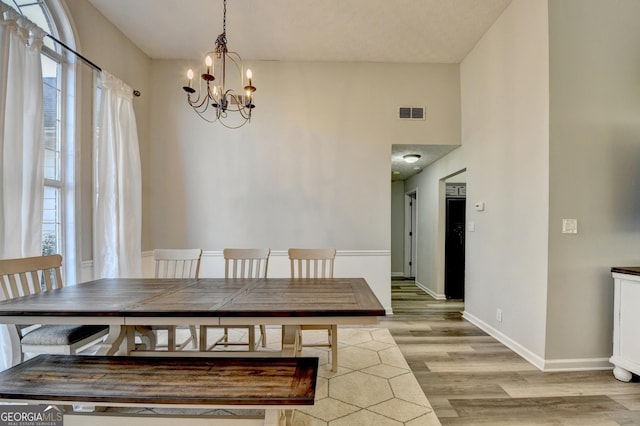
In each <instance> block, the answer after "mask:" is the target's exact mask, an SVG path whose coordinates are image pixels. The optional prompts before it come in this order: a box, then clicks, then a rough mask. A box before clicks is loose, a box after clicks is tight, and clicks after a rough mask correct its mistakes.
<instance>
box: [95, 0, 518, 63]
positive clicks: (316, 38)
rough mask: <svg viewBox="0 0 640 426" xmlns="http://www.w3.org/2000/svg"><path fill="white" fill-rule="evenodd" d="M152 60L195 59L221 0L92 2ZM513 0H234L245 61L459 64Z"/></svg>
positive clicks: (213, 27) (233, 40) (233, 42)
mask: <svg viewBox="0 0 640 426" xmlns="http://www.w3.org/2000/svg"><path fill="white" fill-rule="evenodd" d="M89 1H90V2H91V3H92V4H93V5H94V6H95V7H96V8H97V9H98V10H100V11H101V12H102V14H103V15H104V16H106V17H107V19H109V20H110V21H111V22H113V24H114V25H115V26H117V27H118V28H119V29H120V30H121V31H122V32H123V33H124V34H125V35H127V37H129V39H131V40H132V41H133V42H134V43H135V44H136V45H138V46H139V47H140V48H141V49H142V50H143V51H144V52H145V53H146V54H147V55H149V56H150V57H151V58H159V59H194V58H199V57H201V56H202V54H203V53H205V52H207V51H209V50H211V49H212V47H213V43H214V41H215V38H216V36H217V35H218V34H219V33H221V32H222V9H223V6H222V0H180V1H176V0H89ZM510 2H511V0H229V1H228V4H227V39H228V44H229V48H230V50H233V51H237V52H239V53H240V54H241V55H242V57H243V59H245V60H246V59H252V60H258V59H263V60H289V61H290V60H294V61H298V60H299V61H367V62H370V61H373V62H418V63H425V62H426V63H459V62H460V61H461V60H462V59H463V58H464V57H465V55H466V54H467V53H468V52H469V51H470V50H471V48H472V47H473V46H474V45H475V44H476V42H477V41H478V40H479V39H480V37H481V36H482V35H483V34H484V33H485V32H486V31H487V29H488V28H489V27H490V26H491V24H493V22H495V20H496V18H497V17H498V16H499V15H500V14H501V13H502V11H503V10H504V9H505V7H506V6H508V4H509V3H510Z"/></svg>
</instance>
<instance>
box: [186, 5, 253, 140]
mask: <svg viewBox="0 0 640 426" xmlns="http://www.w3.org/2000/svg"><path fill="white" fill-rule="evenodd" d="M222 16H223V18H222V34H220V35H219V36H218V38H216V44H215V48H214V50H213V51H211V52H208V53H207V55H206V57H205V61H204V68H203V69H202V71H203V72H202V74H201V76H200V77H201V80H200V84H199V90H198V93H196V90H195V89H194V88H193V76H194V74H193V70H191V69H189V71H187V86H184V87H183V89H184V91H185V92H187V102H188V103H189V105H190V106H191V107H192V108H193V110H194V111H195V112H196V113H197V114H198V115H199V116H200V117H201V118H202V119H204V120H205V121H208V122H210V123H214V122H216V121H217V122H220V123H221V124H222V125H223V126H225V127H227V128H230V129H237V128H238V127H242V126H244V125H245V124H247V123H248V122H249V121H250V120H251V110H252V109H253V108H255V105H254V104H253V94H254V92H255V91H256V88H255V87H254V86H253V85H252V84H251V79H252V77H253V76H252V73H251V70H250V69H247V73H246V77H247V83H248V84H247V85H244V84H245V82H244V69H243V66H242V58H240V55H238V54H237V53H235V52H229V50H228V49H227V0H224V12H223V15H222ZM227 66H229V69H227ZM227 78H229V79H231V80H233V83H236V84H239V85H240V87H242V86H244V90H243V92H242V93H238V92H236V91H235V90H234V89H232V88H228V87H227ZM194 94H195V95H194ZM192 96H195V99H194V98H193V97H192Z"/></svg>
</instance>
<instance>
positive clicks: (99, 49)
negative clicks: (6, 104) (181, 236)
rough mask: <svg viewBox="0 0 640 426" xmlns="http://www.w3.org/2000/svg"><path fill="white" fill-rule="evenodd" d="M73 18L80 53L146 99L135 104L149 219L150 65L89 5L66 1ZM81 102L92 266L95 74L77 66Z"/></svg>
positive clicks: (84, 255)
mask: <svg viewBox="0 0 640 426" xmlns="http://www.w3.org/2000/svg"><path fill="white" fill-rule="evenodd" d="M63 1H64V3H65V4H66V6H67V9H68V11H69V13H70V16H69V19H70V20H71V22H72V25H73V27H74V32H75V36H76V43H77V46H76V50H77V51H79V52H81V53H82V54H83V56H85V57H87V58H89V59H90V60H91V61H92V62H94V63H95V64H97V65H98V66H100V67H101V68H102V69H104V70H106V71H108V72H110V73H111V74H113V75H115V76H116V77H118V78H119V79H121V80H123V81H124V82H125V83H127V84H128V85H130V86H132V87H133V88H134V89H137V90H139V91H140V92H141V93H142V96H141V97H139V98H134V101H133V107H134V110H135V114H136V122H137V125H138V139H139V144H140V151H141V161H142V173H143V178H142V180H143V195H142V197H143V199H142V209H143V215H148V214H149V213H148V200H149V196H148V194H149V191H148V184H149V180H148V171H149V164H148V155H147V154H146V153H147V151H148V149H149V105H150V104H149V102H150V99H151V97H150V90H149V75H150V74H151V60H150V59H149V57H147V56H146V55H145V54H144V53H143V52H142V51H141V50H140V49H139V48H138V47H137V46H135V45H134V44H133V43H132V42H131V41H130V40H129V39H128V38H126V37H125V36H124V35H123V34H122V33H121V32H120V31H119V30H118V29H117V28H116V27H115V26H113V24H112V23H111V22H109V21H108V20H107V19H106V18H105V17H104V16H103V15H102V14H101V13H100V12H99V11H98V10H97V9H96V8H95V7H93V5H91V3H89V2H88V1H86V0H63ZM77 71H78V73H77V78H78V81H77V86H78V97H77V98H76V101H77V108H78V115H77V116H78V117H79V118H78V120H77V126H78V131H77V132H78V133H77V135H76V143H77V147H76V151H77V155H79V156H80V166H79V169H80V170H79V179H78V180H79V181H78V182H77V183H76V190H77V191H78V200H77V202H78V205H79V206H78V208H79V211H80V217H79V218H77V219H78V223H80V226H79V231H78V232H79V233H80V240H81V241H80V252H81V259H82V260H83V261H87V260H90V259H92V257H93V253H92V251H93V247H92V244H93V239H92V237H91V234H92V220H93V214H92V208H93V204H92V194H93V190H92V188H93V186H92V167H93V164H92V149H93V131H94V130H93V103H94V99H93V90H94V72H93V69H92V68H90V67H89V66H87V65H85V64H83V63H82V62H81V61H80V60H78V66H77ZM147 229H148V224H146V223H145V221H144V220H143V247H145V246H146V245H147V244H145V240H146V239H147V238H148V234H149V232H148V231H146V230H147Z"/></svg>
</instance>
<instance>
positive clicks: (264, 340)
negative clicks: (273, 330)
mask: <svg viewBox="0 0 640 426" xmlns="http://www.w3.org/2000/svg"><path fill="white" fill-rule="evenodd" d="M260 334H261V338H260V340H261V341H262V347H263V348H266V347H267V327H265V326H264V325H260Z"/></svg>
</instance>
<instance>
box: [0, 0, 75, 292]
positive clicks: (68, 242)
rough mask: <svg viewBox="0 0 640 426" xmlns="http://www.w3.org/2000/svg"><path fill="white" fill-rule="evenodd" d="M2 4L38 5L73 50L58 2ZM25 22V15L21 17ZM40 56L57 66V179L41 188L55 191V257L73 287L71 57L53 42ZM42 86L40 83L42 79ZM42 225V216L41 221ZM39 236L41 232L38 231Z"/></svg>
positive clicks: (52, 30)
mask: <svg viewBox="0 0 640 426" xmlns="http://www.w3.org/2000/svg"><path fill="white" fill-rule="evenodd" d="M4 3H6V4H8V5H9V6H11V7H13V8H14V9H15V10H17V11H18V13H21V14H22V13H23V10H22V8H21V6H22V7H27V6H29V7H32V6H35V5H39V6H40V8H41V10H42V13H43V14H44V17H45V18H46V20H47V23H48V26H49V28H48V29H47V28H43V29H44V30H45V31H47V30H49V31H50V34H51V35H52V36H53V37H55V38H56V39H58V40H60V41H62V42H63V43H64V44H65V45H67V46H69V47H71V48H72V49H75V45H76V43H75V36H74V32H73V28H72V26H71V23H70V20H69V16H70V13H69V11H68V10H67V8H66V6H65V5H64V4H63V3H62V2H61V1H60V0H33V1H32V2H29V3H25V4H23V5H18V4H16V3H15V2H14V1H12V0H5V1H4ZM25 16H26V17H27V18H29V15H25ZM51 45H52V46H53V48H52V47H51ZM41 55H43V56H46V57H47V58H49V59H51V60H52V61H54V62H56V63H57V66H58V73H57V74H58V75H57V85H58V88H59V91H60V92H59V96H60V99H59V105H58V109H59V110H58V117H59V122H58V129H57V132H58V134H59V136H58V137H59V140H58V142H59V149H60V151H59V157H60V158H59V176H58V177H59V179H58V180H56V179H49V178H45V181H44V187H45V188H46V187H50V188H55V189H56V190H58V191H59V194H60V197H59V205H58V212H57V213H58V216H59V224H58V225H57V226H58V227H59V234H58V241H57V249H58V253H59V254H61V255H62V257H63V262H64V263H63V265H64V267H63V269H62V271H63V274H64V282H65V283H66V284H67V285H73V284H75V283H76V282H77V277H78V276H79V273H80V263H79V262H77V259H80V258H81V256H80V252H79V251H78V250H79V247H80V244H79V242H78V241H77V237H78V235H79V232H78V229H77V226H78V224H79V223H80V220H79V219H80V218H81V216H80V205H81V203H80V200H79V199H78V198H77V197H78V193H79V191H76V186H77V182H80V180H79V178H80V176H79V175H78V174H77V171H78V170H80V169H79V167H78V162H79V160H80V156H79V150H77V149H76V143H75V142H76V138H75V135H76V132H77V131H76V126H77V120H76V117H77V114H78V112H77V110H76V93H77V91H76V84H77V82H76V68H75V64H76V63H77V62H76V58H75V56H74V55H73V54H72V53H71V52H69V51H68V50H67V49H65V48H63V47H62V46H60V45H59V44H58V43H56V42H55V41H54V42H53V43H51V42H46V37H45V42H44V43H43V46H42V50H41ZM43 85H44V79H43ZM42 224H43V225H44V215H43V217H42ZM41 232H42V230H41Z"/></svg>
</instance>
